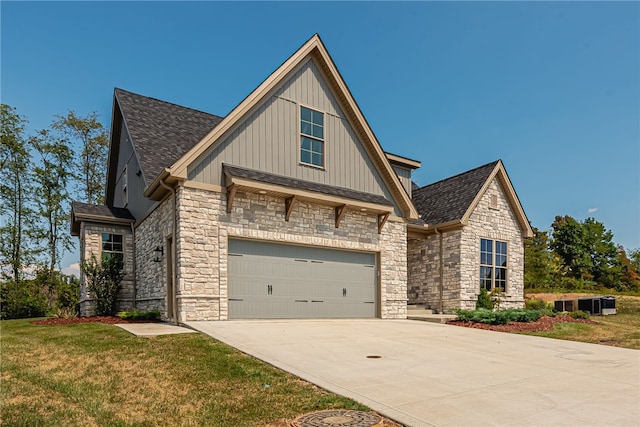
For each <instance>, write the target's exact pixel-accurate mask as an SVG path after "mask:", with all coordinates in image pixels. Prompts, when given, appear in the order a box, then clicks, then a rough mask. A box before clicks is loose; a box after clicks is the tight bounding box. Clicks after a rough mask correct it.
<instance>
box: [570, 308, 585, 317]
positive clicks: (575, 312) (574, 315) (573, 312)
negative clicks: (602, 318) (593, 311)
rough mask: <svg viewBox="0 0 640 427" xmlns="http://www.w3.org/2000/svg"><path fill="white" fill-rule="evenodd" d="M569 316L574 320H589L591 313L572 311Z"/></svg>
mask: <svg viewBox="0 0 640 427" xmlns="http://www.w3.org/2000/svg"><path fill="white" fill-rule="evenodd" d="M569 316H571V317H573V318H574V319H588V318H589V313H587V312H586V311H582V310H578V311H572V312H571V313H569Z"/></svg>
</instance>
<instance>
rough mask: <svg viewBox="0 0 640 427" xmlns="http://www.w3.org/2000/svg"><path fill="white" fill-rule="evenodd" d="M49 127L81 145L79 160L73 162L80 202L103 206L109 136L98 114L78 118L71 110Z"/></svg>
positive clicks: (58, 117)
mask: <svg viewBox="0 0 640 427" xmlns="http://www.w3.org/2000/svg"><path fill="white" fill-rule="evenodd" d="M52 127H53V129H55V130H57V131H60V132H61V133H62V134H63V135H64V136H66V137H68V138H71V139H72V140H76V141H79V142H80V146H81V148H82V149H81V150H80V152H79V157H80V158H79V159H77V160H76V161H75V163H76V166H77V170H78V171H80V173H79V176H78V179H79V181H80V185H79V187H80V188H79V193H81V194H82V196H83V200H84V201H85V202H86V203H93V204H101V203H103V202H104V192H105V182H106V164H107V151H108V149H109V137H108V133H107V130H106V129H105V128H104V127H103V126H102V124H101V123H100V122H99V121H98V114H97V113H96V112H95V111H94V112H92V113H89V114H87V115H86V116H85V117H81V116H78V115H76V113H75V112H74V111H73V110H70V111H69V112H68V113H67V115H66V116H57V120H56V121H54V122H53V124H52Z"/></svg>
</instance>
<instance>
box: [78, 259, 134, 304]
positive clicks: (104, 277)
mask: <svg viewBox="0 0 640 427" xmlns="http://www.w3.org/2000/svg"><path fill="white" fill-rule="evenodd" d="M80 268H81V269H82V272H83V273H84V275H85V282H86V283H87V288H88V289H89V292H91V294H92V296H93V297H94V298H95V301H96V315H97V316H113V314H114V313H115V312H116V304H117V302H118V294H119V293H120V290H121V289H122V283H121V282H122V278H123V277H124V272H123V271H122V259H121V258H120V257H115V256H113V257H108V258H102V261H101V262H100V263H98V261H97V260H96V257H95V255H93V254H92V255H91V259H90V260H89V262H86V261H85V262H83V263H82V265H81V266H80Z"/></svg>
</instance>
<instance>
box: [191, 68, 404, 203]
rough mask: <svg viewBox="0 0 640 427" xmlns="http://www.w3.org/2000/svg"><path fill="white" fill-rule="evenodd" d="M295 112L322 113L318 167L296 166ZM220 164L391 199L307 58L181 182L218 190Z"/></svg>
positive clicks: (297, 126) (297, 132)
mask: <svg viewBox="0 0 640 427" xmlns="http://www.w3.org/2000/svg"><path fill="white" fill-rule="evenodd" d="M301 107H305V108H309V109H312V110H314V111H318V112H321V113H322V114H323V117H324V122H323V125H324V137H323V143H324V167H323V168H318V167H313V166H310V165H306V164H304V163H302V162H301V159H300V108H301ZM223 163H226V164H232V165H235V166H239V167H244V168H248V169H254V170H260V171H263V172H267V173H271V174H275V175H281V176H286V177H289V178H292V179H297V180H303V181H312V182H315V183H318V184H321V185H330V186H334V187H341V188H346V189H351V190H356V191H361V192H366V193H371V194H375V195H380V196H384V197H385V198H386V199H387V200H393V194H392V192H391V191H390V190H389V189H388V186H387V184H386V183H385V182H384V179H383V178H382V176H381V175H380V173H379V172H378V170H377V168H376V166H375V165H374V163H373V161H372V160H371V157H370V155H369V153H368V152H367V149H366V147H365V146H364V144H363V143H362V141H361V140H360V139H359V137H358V136H357V134H356V132H355V131H354V129H353V128H352V126H351V124H350V123H349V121H348V120H347V118H346V117H345V113H344V112H343V110H342V109H341V108H340V104H339V102H338V101H337V99H336V97H335V96H334V94H333V92H332V90H331V89H330V88H329V86H328V84H327V82H326V81H325V80H324V78H323V76H322V72H321V71H320V70H319V69H318V66H317V65H316V64H315V61H314V60H313V59H312V58H308V59H307V60H306V61H304V62H303V63H301V64H300V65H299V66H298V67H297V68H296V69H294V70H293V71H292V72H291V73H290V75H289V76H288V78H286V79H285V80H284V81H283V83H282V84H281V85H280V86H279V87H276V88H275V90H274V93H273V95H271V96H269V97H268V98H267V99H264V100H263V101H262V102H261V103H260V104H258V105H256V107H255V108H254V110H253V111H252V112H251V113H250V114H249V115H248V116H247V117H246V118H244V120H241V121H239V122H238V123H237V124H236V125H235V126H234V127H233V128H231V129H230V130H229V131H228V132H227V134H226V135H223V136H222V137H221V139H220V142H218V143H216V144H214V145H213V146H212V147H211V148H210V149H208V150H207V151H205V153H203V154H202V155H201V156H200V158H198V159H197V160H196V161H194V162H193V163H192V164H191V165H189V166H188V168H187V170H188V174H187V177H188V179H189V180H193V181H197V182H201V183H206V184H212V185H217V186H223V185H224V178H223V174H222V173H221V171H222V165H223ZM396 214H397V215H402V211H401V210H400V209H399V208H396Z"/></svg>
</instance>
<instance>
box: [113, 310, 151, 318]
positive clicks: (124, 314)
mask: <svg viewBox="0 0 640 427" xmlns="http://www.w3.org/2000/svg"><path fill="white" fill-rule="evenodd" d="M116 316H118V317H119V318H121V319H124V320H157V319H158V318H160V310H150V311H139V310H137V309H133V311H121V312H120V313H118V314H117V315H116Z"/></svg>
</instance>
